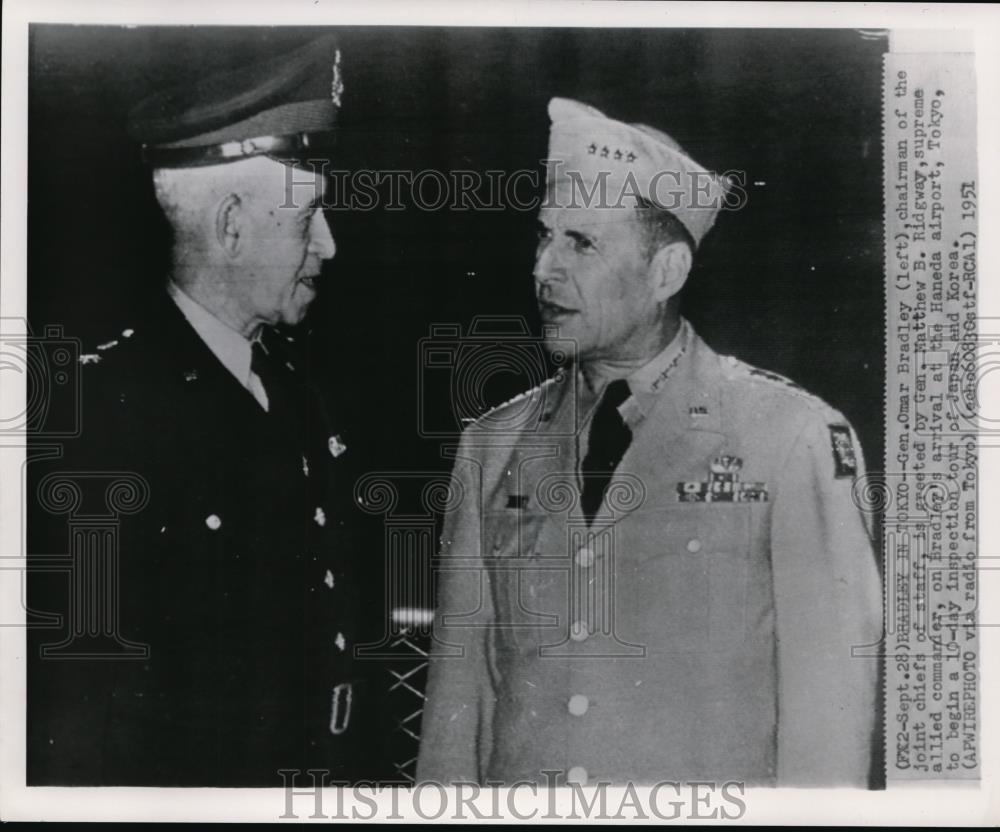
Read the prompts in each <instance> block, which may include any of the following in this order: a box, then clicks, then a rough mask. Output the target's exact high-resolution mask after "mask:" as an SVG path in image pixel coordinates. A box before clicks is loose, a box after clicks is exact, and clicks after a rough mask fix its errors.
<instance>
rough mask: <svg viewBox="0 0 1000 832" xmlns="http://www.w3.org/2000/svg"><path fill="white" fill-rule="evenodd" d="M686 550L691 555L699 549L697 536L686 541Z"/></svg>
mask: <svg viewBox="0 0 1000 832" xmlns="http://www.w3.org/2000/svg"><path fill="white" fill-rule="evenodd" d="M687 550H688V551H689V552H690V553H691V554H692V555H693V554H696V553H697V552H700V551H701V541H700V540H698V538H697V537H694V538H692V539H691V540H689V541H688V545H687Z"/></svg>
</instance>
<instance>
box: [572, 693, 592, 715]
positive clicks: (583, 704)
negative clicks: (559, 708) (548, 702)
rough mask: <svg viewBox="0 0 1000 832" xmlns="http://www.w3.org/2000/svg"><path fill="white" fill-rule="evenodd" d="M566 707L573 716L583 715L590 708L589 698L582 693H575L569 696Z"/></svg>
mask: <svg viewBox="0 0 1000 832" xmlns="http://www.w3.org/2000/svg"><path fill="white" fill-rule="evenodd" d="M567 707H568V708H569V712H570V713H571V714H573V716H583V715H584V714H585V713H587V711H588V710H589V709H590V700H589V699H588V698H587V697H586V696H584V695H583V694H582V693H577V694H574V695H573V696H571V697H570V698H569V704H568V706H567Z"/></svg>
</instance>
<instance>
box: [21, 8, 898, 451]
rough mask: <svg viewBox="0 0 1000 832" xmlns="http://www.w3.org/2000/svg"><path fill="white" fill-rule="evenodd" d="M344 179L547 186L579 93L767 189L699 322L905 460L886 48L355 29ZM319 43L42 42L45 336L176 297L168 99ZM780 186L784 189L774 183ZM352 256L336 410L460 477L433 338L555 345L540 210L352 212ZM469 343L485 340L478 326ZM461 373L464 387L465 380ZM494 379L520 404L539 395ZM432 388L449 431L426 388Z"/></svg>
mask: <svg viewBox="0 0 1000 832" xmlns="http://www.w3.org/2000/svg"><path fill="white" fill-rule="evenodd" d="M336 32H337V35H338V39H339V43H340V46H341V50H342V53H343V64H342V69H343V76H344V80H345V85H346V89H345V92H344V95H343V109H342V113H341V117H342V118H341V126H342V133H341V137H340V140H339V145H338V151H337V157H336V159H335V160H334V161H335V164H334V167H336V168H338V169H341V168H342V169H347V170H355V169H358V168H367V169H371V170H387V169H411V170H415V171H419V170H423V169H427V168H436V169H438V170H442V171H446V172H447V171H449V170H455V169H469V170H479V171H486V170H497V169H499V170H507V171H514V170H517V169H521V168H526V167H527V168H537V169H538V170H539V171H541V165H540V160H542V159H543V158H544V157H545V155H546V149H547V137H548V116H547V113H546V104H547V102H548V100H549V98H550V97H552V96H555V95H560V96H567V97H571V98H578V99H580V100H582V101H585V102H587V103H590V104H592V105H594V106H596V107H598V108H600V109H602V110H604V111H605V112H606V113H607V114H608V115H610V116H612V117H614V118H617V119H620V120H623V121H642V122H645V123H648V124H651V125H653V126H655V127H659V128H661V129H664V130H666V131H667V132H668V133H670V134H672V135H673V136H674V137H675V138H676V139H677V140H678V141H680V143H681V144H682V145H684V146H685V147H686V148H687V149H688V151H689V152H690V153H691V155H692V156H693V157H694V158H695V159H696V160H697V161H699V162H700V163H701V164H703V165H704V166H706V167H708V168H711V169H715V170H719V171H725V170H743V171H746V175H747V184H746V191H747V192H748V195H749V199H748V203H747V205H746V207H745V208H744V209H743V210H741V211H737V212H728V213H723V214H722V215H720V217H719V220H718V222H717V224H716V227H715V229H714V230H713V231H712V233H711V234H710V235H709V236H708V237H707V238H706V240H705V242H704V244H703V247H702V250H701V251H700V252H699V253H698V256H697V258H696V267H695V270H694V273H693V275H692V278H691V280H690V282H689V286H688V288H687V289H686V290H685V293H686V297H685V306H684V311H685V314H686V315H687V316H688V317H689V318H690V319H691V320H692V322H693V323H694V324H695V326H696V328H697V329H698V331H699V332H700V333H701V334H702V335H703V337H705V338H706V340H707V341H708V342H709V344H710V345H712V346H713V347H714V348H715V349H716V350H719V351H721V352H724V353H729V352H731V353H734V354H736V355H737V356H739V357H740V358H742V359H744V360H746V361H748V362H750V363H752V364H755V365H757V366H760V367H764V368H767V369H770V370H774V371H777V372H779V373H781V374H783V375H787V376H789V377H791V378H792V379H794V380H795V381H797V382H798V383H800V384H801V385H803V386H804V387H806V388H807V389H809V390H811V391H812V392H815V393H816V394H818V395H820V396H821V397H823V398H824V399H826V400H827V401H828V402H830V403H831V404H832V405H834V406H835V407H837V408H838V409H840V410H841V411H843V412H844V413H845V415H846V416H847V417H848V419H850V421H851V422H852V423H853V424H854V425H855V427H856V429H857V430H858V432H859V434H860V438H861V442H862V445H863V447H864V451H865V456H866V458H867V460H868V463H869V467H870V468H872V469H880V468H881V467H882V466H881V458H882V444H883V438H882V378H883V286H882V265H881V258H882V231H881V215H882V203H881V184H880V183H881V116H880V101H881V97H880V96H881V77H882V76H881V60H882V53H883V52H884V50H885V41H884V40H883V39H877V38H876V39H871V38H869V37H866V36H862V35H861V34H859V33H858V32H855V31H850V30H842V31H841V30H827V31H816V30H814V31H810V30H783V31H768V30H756V31H755V30H743V31H738V32H737V31H727V30H686V31H685V30H655V29H646V30H634V29H616V30H585V29H468V28H466V29H461V28H447V29H446V28H417V27H412V28H403V27H393V28H377V27H357V28H354V27H346V28H339V29H337V30H336ZM318 33H319V31H318V30H317V29H306V28H279V27H274V28H269V27H236V28H234V27H197V28H195V27H143V28H124V27H111V26H105V27H80V26H61V25H60V26H52V25H41V26H40V25H36V26H34V27H33V28H32V32H31V50H30V76H29V77H30V84H29V194H30V198H29V206H28V214H29V216H28V218H29V224H28V258H29V259H28V280H29V283H28V290H29V294H28V302H29V318H30V321H31V324H32V327H33V329H34V331H35V332H40V331H41V330H42V329H43V327H44V326H45V325H46V324H62V325H63V326H64V328H65V331H66V333H67V334H68V335H71V336H76V337H79V338H81V339H82V341H83V344H84V348H85V349H93V347H94V345H95V344H96V343H98V342H100V341H104V340H108V339H109V338H111V337H114V335H115V334H116V333H118V332H119V331H120V330H121V329H122V328H123V327H124V326H128V323H129V320H130V315H131V314H132V310H133V309H134V308H135V307H136V305H137V304H141V303H142V301H143V299H144V297H147V296H148V294H149V293H151V292H154V291H159V290H160V286H161V285H162V281H163V278H164V275H165V270H166V263H167V259H166V258H167V253H168V237H167V234H166V232H165V228H164V224H163V221H162V220H161V219H160V217H159V213H158V209H157V207H156V204H155V202H154V199H153V195H152V187H151V185H150V182H149V176H148V171H147V170H145V169H144V168H143V166H142V163H141V161H140V159H139V151H138V148H137V147H136V146H135V145H134V143H133V142H132V141H131V140H130V139H129V137H128V136H127V134H126V132H125V123H126V118H127V113H128V111H129V109H130V108H131V107H132V106H133V105H134V104H135V103H136V102H138V101H139V100H141V99H142V98H143V97H145V96H146V95H148V94H150V93H151V92H152V91H154V90H156V89H159V88H161V87H162V86H164V85H168V84H173V83H176V82H184V81H185V80H193V79H196V78H200V77H202V76H203V75H204V74H205V73H207V72H210V71H211V70H213V69H216V68H220V67H223V66H231V65H238V64H242V63H245V62H247V61H252V60H254V59H257V58H263V57H270V56H271V55H273V54H278V53H281V52H283V51H285V50H288V49H290V48H294V47H296V46H298V45H300V44H302V43H303V42H305V41H307V40H309V39H311V38H313V37H315V36H316V35H317V34H318ZM755 183H761V184H755ZM328 219H329V220H330V223H331V225H332V228H333V233H334V237H335V238H336V241H337V255H336V258H335V259H334V260H333V261H331V262H330V263H329V264H327V266H326V267H325V272H324V282H323V287H322V289H321V294H320V298H319V300H318V301H317V302H316V304H315V305H314V308H313V311H312V312H311V313H310V318H311V324H312V330H313V341H314V346H315V348H316V350H317V352H318V354H319V355H321V356H322V357H323V359H325V360H326V361H327V362H328V367H329V372H328V374H327V376H326V379H327V381H328V383H329V384H330V385H331V393H332V394H334V395H339V396H349V397H351V398H352V399H354V400H355V401H356V402H359V403H360V404H361V405H362V406H363V408H365V409H366V410H367V412H368V414H369V415H370V421H369V426H370V427H371V429H372V431H373V433H374V434H375V435H376V437H377V438H378V446H379V448H380V449H381V451H382V458H381V459H379V460H377V461H373V467H375V465H377V466H378V467H382V468H390V469H396V470H404V471H405V470H418V469H426V468H446V467H447V464H448V463H447V462H444V461H442V460H441V458H440V454H439V445H440V441H441V438H442V437H440V436H438V437H434V438H430V439H421V437H420V431H419V426H420V425H421V424H423V425H424V426H425V427H431V428H439V427H446V426H447V425H449V424H452V423H453V419H452V413H451V408H450V402H449V401H448V397H447V388H448V385H447V382H446V381H445V382H444V383H443V384H442V381H441V379H442V370H441V369H440V368H438V369H435V370H433V371H432V373H431V375H433V376H434V378H433V379H430V378H429V377H428V372H427V371H425V370H422V369H421V365H420V364H419V349H418V348H419V344H418V342H419V339H421V338H423V337H426V336H427V335H428V333H429V327H430V325H431V324H432V323H460V324H462V325H463V328H464V327H467V325H468V324H469V323H470V321H471V319H472V318H473V317H474V316H476V315H521V316H524V317H525V318H526V320H527V322H528V326H529V328H530V329H532V330H533V331H534V332H536V333H537V330H538V325H539V323H538V318H537V315H536V312H535V309H534V302H533V287H532V281H531V268H532V261H533V255H534V246H535V233H534V223H535V218H534V214H533V213H531V212H518V211H513V210H508V211H505V212H481V211H449V210H440V211H436V212H427V211H420V210H417V209H415V208H414V207H412V206H410V207H408V208H407V209H406V210H403V211H386V210H382V209H376V210H373V211H368V212H353V213H349V212H345V211H333V212H330V213H329V214H328ZM463 331H465V330H464V329H463ZM444 373H445V375H447V370H445V371H444ZM530 381H531V380H530V379H527V378H524V377H517V376H516V375H514V374H511V373H509V372H505V373H500V372H498V373H494V374H493V375H492V376H491V377H489V378H487V379H486V380H485V382H484V384H485V386H484V388H483V390H482V404H483V405H484V406H485V405H488V404H495V403H497V402H499V401H502V400H504V399H505V398H508V397H509V396H511V395H513V394H514V393H516V392H518V391H519V390H521V389H524V388H525V386H526V385H527V384H528V383H529V382H530ZM422 384H423V385H426V391H427V392H428V394H429V395H428V396H426V397H425V398H426V400H427V401H426V404H425V408H424V413H423V415H420V414H418V410H419V407H418V404H419V398H418V392H419V390H420V389H421V385H422Z"/></svg>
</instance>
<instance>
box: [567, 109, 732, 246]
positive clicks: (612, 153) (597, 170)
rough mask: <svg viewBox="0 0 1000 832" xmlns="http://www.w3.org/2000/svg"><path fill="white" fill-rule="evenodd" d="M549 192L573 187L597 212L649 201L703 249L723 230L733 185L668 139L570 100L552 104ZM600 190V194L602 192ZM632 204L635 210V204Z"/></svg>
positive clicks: (658, 132) (648, 128) (645, 127)
mask: <svg viewBox="0 0 1000 832" xmlns="http://www.w3.org/2000/svg"><path fill="white" fill-rule="evenodd" d="M549 118H550V119H551V120H552V125H551V128H550V132H549V165H548V177H549V179H548V186H549V188H553V187H556V186H561V185H569V186H571V187H572V188H573V189H574V198H576V197H577V196H583V195H587V194H591V195H592V196H590V197H589V199H590V201H591V204H590V205H589V206H588V207H594V206H595V205H597V204H598V203H596V202H594V200H595V199H598V200H601V202H602V203H603V204H604V205H608V206H612V207H623V206H625V205H630V206H631V205H635V204H637V202H636V200H635V197H642V198H643V199H645V200H647V201H648V202H650V203H652V204H653V205H656V206H658V207H660V208H663V209H665V210H668V211H670V212H671V213H672V214H674V216H676V217H677V219H678V220H680V222H681V223H683V225H684V227H685V228H686V229H687V230H688V232H689V233H690V234H691V237H692V239H693V240H694V242H695V244H696V245H697V244H700V243H701V240H702V238H703V237H704V236H705V234H707V233H708V230H709V229H710V228H711V227H712V224H713V223H714V222H715V216H716V214H717V213H718V212H719V209H720V208H721V207H722V205H723V204H724V201H725V195H726V190H727V182H726V180H725V179H723V178H722V177H720V176H718V175H717V174H714V173H712V172H711V171H708V170H706V169H705V168H703V167H702V166H701V165H699V164H698V163H697V162H695V161H694V160H693V159H692V158H691V157H690V156H688V155H687V153H686V152H685V151H684V150H683V148H681V146H680V145H679V144H678V143H677V142H676V141H674V140H673V139H672V138H671V137H670V136H668V135H667V134H666V133H663V132H662V131H660V130H656V129H655V128H652V127H647V126H646V125H644V124H625V123H623V122H620V121H615V120H614V119H610V118H608V117H607V116H606V115H604V113H602V112H601V111H600V110H597V109H595V108H594V107H590V106H588V105H587V104H581V103H580V102H579V101H573V100H572V99H569V98H553V99H552V100H551V101H550V102H549ZM595 187H596V190H595ZM630 199H631V200H632V202H631V203H629V202H628V200H630Z"/></svg>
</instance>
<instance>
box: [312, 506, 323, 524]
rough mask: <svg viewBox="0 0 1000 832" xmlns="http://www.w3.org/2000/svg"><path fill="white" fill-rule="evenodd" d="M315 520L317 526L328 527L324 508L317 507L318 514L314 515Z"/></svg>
mask: <svg viewBox="0 0 1000 832" xmlns="http://www.w3.org/2000/svg"><path fill="white" fill-rule="evenodd" d="M313 520H314V521H315V522H316V525H317V526H325V525H326V512H325V511H323V509H322V508H320V507H319V506H316V513H315V514H314V515H313Z"/></svg>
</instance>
